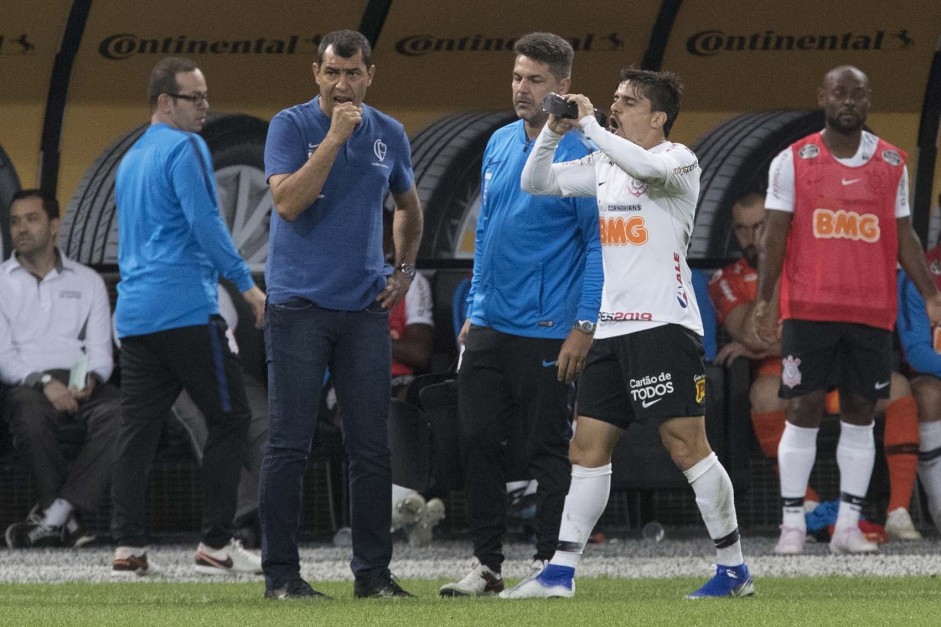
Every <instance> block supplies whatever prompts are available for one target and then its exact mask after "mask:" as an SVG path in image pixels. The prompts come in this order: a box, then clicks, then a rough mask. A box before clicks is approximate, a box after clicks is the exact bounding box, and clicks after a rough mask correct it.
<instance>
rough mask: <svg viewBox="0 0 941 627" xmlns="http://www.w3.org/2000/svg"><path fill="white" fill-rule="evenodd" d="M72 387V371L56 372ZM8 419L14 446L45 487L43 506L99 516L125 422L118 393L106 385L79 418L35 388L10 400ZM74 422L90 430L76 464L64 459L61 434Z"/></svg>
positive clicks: (16, 390) (20, 389)
mask: <svg viewBox="0 0 941 627" xmlns="http://www.w3.org/2000/svg"><path fill="white" fill-rule="evenodd" d="M56 374H57V378H59V379H61V380H62V381H64V382H67V381H68V371H67V370H64V371H62V372H61V373H60V372H58V371H57V372H56ZM4 415H5V416H6V417H7V421H8V422H9V425H10V434H11V435H12V437H13V445H14V446H15V447H16V449H17V450H18V451H20V453H21V454H22V455H23V456H24V457H25V458H26V460H27V461H28V463H29V465H30V469H31V471H32V473H33V476H34V477H35V478H36V484H37V486H38V487H39V505H40V508H41V509H43V510H44V509H46V508H47V507H49V506H50V505H52V502H53V501H54V500H55V499H56V498H57V497H61V498H63V499H65V500H67V501H68V502H69V503H71V504H72V505H74V506H75V507H77V508H78V509H79V510H81V511H84V512H95V511H97V510H98V501H99V499H100V498H101V497H102V496H103V495H104V494H105V493H106V492H107V490H108V488H109V486H110V485H111V482H110V480H111V451H112V445H113V443H114V434H115V432H116V431H117V429H118V425H119V424H120V420H121V404H120V400H119V393H118V390H117V389H116V388H115V387H114V386H111V385H108V384H104V385H99V386H98V387H96V388H95V392H94V394H92V396H91V398H89V399H88V400H87V401H85V402H84V403H82V404H81V405H80V406H79V408H78V411H77V412H75V413H74V414H71V413H68V412H61V411H58V410H57V409H56V408H55V407H53V406H52V403H50V402H49V400H48V399H47V398H46V396H45V395H44V394H43V393H42V392H39V391H37V390H35V389H34V388H31V387H27V386H22V385H20V386H16V387H13V388H10V390H9V391H8V392H7V395H6V402H5V408H4ZM69 422H75V423H78V424H81V425H82V426H84V428H85V441H84V443H83V444H82V447H81V449H80V450H79V452H78V455H77V456H76V457H75V459H73V460H72V461H71V464H70V463H69V461H68V460H66V459H65V457H64V456H63V454H62V448H61V447H60V446H59V439H58V433H59V431H60V429H61V428H62V427H63V426H64V425H65V424H67V423H69Z"/></svg>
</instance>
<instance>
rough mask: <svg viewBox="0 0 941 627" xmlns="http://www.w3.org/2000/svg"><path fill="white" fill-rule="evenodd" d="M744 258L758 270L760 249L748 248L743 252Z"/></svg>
mask: <svg viewBox="0 0 941 627" xmlns="http://www.w3.org/2000/svg"><path fill="white" fill-rule="evenodd" d="M742 256H743V257H745V261H747V262H748V265H750V266H751V267H752V268H755V269H757V268H758V248H757V247H755V246H746V247H745V250H743V251H742Z"/></svg>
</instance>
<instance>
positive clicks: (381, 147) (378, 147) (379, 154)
mask: <svg viewBox="0 0 941 627" xmlns="http://www.w3.org/2000/svg"><path fill="white" fill-rule="evenodd" d="M387 149H388V148H387V146H386V145H385V144H384V143H383V142H382V140H381V139H377V140H376V141H375V142H374V143H373V145H372V151H373V154H375V155H376V159H379V161H385V160H386V150H387Z"/></svg>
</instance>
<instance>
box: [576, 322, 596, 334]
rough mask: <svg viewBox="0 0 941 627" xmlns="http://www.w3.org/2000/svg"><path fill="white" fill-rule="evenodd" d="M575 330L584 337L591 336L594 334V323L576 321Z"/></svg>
mask: <svg viewBox="0 0 941 627" xmlns="http://www.w3.org/2000/svg"><path fill="white" fill-rule="evenodd" d="M575 328H576V329H578V330H579V331H581V332H582V333H584V334H586V335H593V334H594V332H595V323H594V322H592V321H591V320H576V321H575Z"/></svg>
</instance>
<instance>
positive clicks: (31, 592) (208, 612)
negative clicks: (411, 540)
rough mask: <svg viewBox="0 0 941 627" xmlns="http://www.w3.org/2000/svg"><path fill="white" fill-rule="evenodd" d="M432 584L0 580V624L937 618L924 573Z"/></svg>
mask: <svg viewBox="0 0 941 627" xmlns="http://www.w3.org/2000/svg"><path fill="white" fill-rule="evenodd" d="M442 583H444V582H443V581H431V580H419V579H413V580H405V581H403V582H402V584H403V586H404V587H405V588H406V589H407V590H409V591H410V592H412V593H414V594H417V595H418V596H419V598H418V599H416V600H354V599H353V598H352V597H353V585H352V583H350V582H326V583H318V584H317V585H316V586H315V587H317V588H318V589H319V590H321V591H323V592H324V593H326V594H329V595H331V596H332V597H333V599H331V600H329V601H319V602H318V601H313V602H311V601H281V602H274V601H266V600H265V599H263V598H262V592H263V586H262V584H261V583H245V584H242V583H239V584H233V583H120V584H108V583H105V584H86V583H68V584H2V585H0V625H11V626H13V625H17V626H18V625H29V626H45V625H50V626H52V625H55V626H57V627H65V626H72V625H92V626H95V627H101V626H104V625H121V626H124V627H136V626H138V625H187V626H188V625H207V626H211V627H231V626H235V625H255V626H266V627H267V626H272V627H274V626H278V627H280V626H282V625H284V626H290V625H410V626H416V627H426V626H427V627H433V626H436V625H490V626H493V627H507V626H510V625H546V626H553V627H554V626H556V625H559V626H565V627H570V626H577V625H643V626H646V625H672V626H673V627H691V626H693V625H756V626H764V625H854V626H856V627H861V626H867V627H868V626H869V625H899V626H903V627H908V626H910V625H939V624H941V585H939V581H938V579H937V578H932V577H884V578H883V577H865V578H849V577H818V578H811V577H805V578H795V579H760V580H758V581H757V582H756V583H757V586H758V595H757V596H756V597H752V598H748V599H722V600H712V601H686V600H685V599H683V595H684V594H686V593H687V592H689V591H691V590H693V589H694V588H696V587H697V586H698V585H700V584H701V583H702V581H701V580H694V579H685V578H684V579H642V580H637V579H604V578H599V579H589V578H585V579H581V580H579V581H578V596H577V597H576V598H575V599H555V600H545V601H543V600H532V601H505V600H501V599H496V598H486V599H439V598H438V595H437V591H438V587H439V586H440V585H441V584H442Z"/></svg>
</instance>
